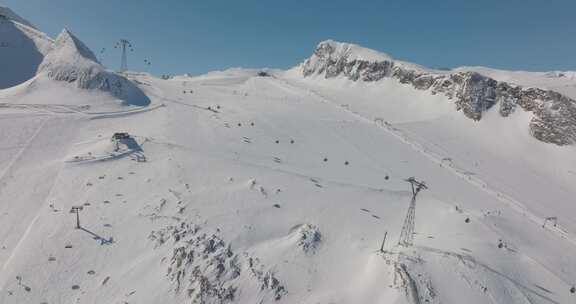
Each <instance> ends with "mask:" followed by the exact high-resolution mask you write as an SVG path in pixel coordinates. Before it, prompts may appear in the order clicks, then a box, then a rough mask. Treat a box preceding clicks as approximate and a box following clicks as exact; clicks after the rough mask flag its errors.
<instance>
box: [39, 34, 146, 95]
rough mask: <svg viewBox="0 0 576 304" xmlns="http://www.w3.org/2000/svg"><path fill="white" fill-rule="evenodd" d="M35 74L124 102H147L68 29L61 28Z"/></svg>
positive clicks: (134, 88)
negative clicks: (103, 64) (99, 60)
mask: <svg viewBox="0 0 576 304" xmlns="http://www.w3.org/2000/svg"><path fill="white" fill-rule="evenodd" d="M38 75H46V76H47V77H48V78H49V79H52V80H55V81H63V82H68V83H75V84H76V86H77V87H78V88H80V89H88V90H100V91H104V92H108V93H110V94H112V95H113V96H114V97H116V98H118V99H121V100H122V101H123V102H124V103H126V104H130V105H137V106H146V105H148V104H149V103H150V100H149V99H148V97H147V96H146V95H145V94H144V93H143V92H142V91H141V90H140V89H139V88H138V87H136V85H134V84H133V83H132V82H130V81H129V80H128V79H126V78H125V77H123V76H120V75H118V74H116V73H114V72H112V71H108V70H106V69H104V67H103V66H102V65H101V64H100V63H99V62H98V60H97V59H96V56H95V55H94V53H93V52H92V51H91V50H90V49H89V48H88V47H87V46H86V45H85V44H84V43H83V42H82V41H80V40H79V39H78V38H76V37H75V36H74V35H73V34H72V33H70V32H69V31H68V30H66V29H65V30H63V31H62V33H60V35H58V37H57V38H56V41H55V42H54V47H53V50H52V51H51V52H50V53H48V55H46V57H45V58H44V60H43V61H42V64H40V67H39V68H38Z"/></svg>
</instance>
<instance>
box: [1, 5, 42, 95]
mask: <svg viewBox="0 0 576 304" xmlns="http://www.w3.org/2000/svg"><path fill="white" fill-rule="evenodd" d="M51 46H52V39H50V38H49V37H48V36H46V35H45V34H44V33H42V32H39V31H38V30H36V29H35V28H34V27H33V26H32V25H31V24H30V23H29V22H27V21H26V20H24V19H22V18H20V17H19V16H17V15H16V14H14V13H13V12H12V11H11V10H9V9H8V8H4V7H0V66H2V73H0V89H4V88H8V87H12V86H15V85H18V84H20V83H23V82H25V81H27V80H29V79H30V78H32V77H34V75H35V74H36V70H37V69H38V66H39V65H40V63H41V62H42V60H43V58H44V56H45V55H46V54H47V53H48V52H49V51H50V49H51Z"/></svg>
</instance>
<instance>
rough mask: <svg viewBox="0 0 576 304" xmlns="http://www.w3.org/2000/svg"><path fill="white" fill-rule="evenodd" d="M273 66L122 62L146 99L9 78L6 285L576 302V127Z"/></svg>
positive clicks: (115, 294)
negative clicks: (133, 67)
mask: <svg viewBox="0 0 576 304" xmlns="http://www.w3.org/2000/svg"><path fill="white" fill-rule="evenodd" d="M66 35H67V34H66ZM75 39H77V38H75ZM88 51H89V50H88ZM78 55H79V54H78V53H77V52H76V51H75V50H72V54H70V56H68V55H67V56H65V57H59V58H60V60H62V62H60V64H59V65H60V66H70V67H73V68H74V67H77V65H76V63H75V62H68V61H66V60H65V58H77V57H75V56H78ZM361 55H362V56H367V55H365V53H364V52H363V54H361ZM83 57H86V56H83ZM474 69H480V68H474ZM266 71H267V74H268V76H262V75H261V76H258V74H259V72H260V71H257V70H245V69H233V70H228V71H224V72H213V73H209V74H207V75H202V76H197V77H189V76H179V77H174V78H172V79H170V80H161V79H159V78H156V77H153V76H151V75H147V74H142V73H128V74H126V77H127V78H129V79H130V80H131V83H134V84H135V85H137V86H138V87H139V88H140V90H142V91H143V92H144V93H145V94H146V95H147V98H149V99H150V100H149V103H147V104H146V103H143V104H139V103H138V102H137V100H135V99H133V101H135V102H133V103H130V104H127V103H126V102H124V101H123V100H121V99H118V98H117V97H115V96H114V95H112V94H111V93H110V92H107V91H102V90H98V89H97V88H85V89H82V88H80V87H78V86H77V85H76V84H74V83H70V84H63V83H62V82H60V81H55V80H53V79H50V78H49V77H38V76H34V78H32V79H31V80H29V81H27V82H24V83H22V84H20V85H18V86H15V87H11V88H7V89H5V90H0V303H2V304H23V303H24V304H28V303H31V304H32V303H46V304H53V303H83V304H85V303H86V304H87V303H93V304H101V303H111V304H117V303H118V304H120V303H151V304H152V303H310V304H312V303H314V304H315V303H326V304H327V303H406V304H411V303H473V304H484V303H507V304H508V303H510V304H516V303H520V304H524V303H526V304H528V303H530V304H534V303H543V304H550V303H552V304H556V303H561V304H570V303H576V294H575V293H571V288H572V287H573V285H574V284H576V258H575V257H576V217H575V214H576V213H575V212H576V204H575V202H574V198H575V197H576V188H575V187H574V185H576V153H575V152H576V150H575V147H574V146H562V147H560V146H556V145H552V144H545V143H542V142H540V141H537V140H536V139H534V138H533V137H531V136H530V134H529V132H528V130H527V124H526V120H529V119H530V117H529V115H528V114H526V113H525V112H523V111H516V112H515V113H514V114H512V115H511V117H508V118H503V117H501V116H499V115H498V113H496V112H494V113H492V112H488V114H487V115H486V116H485V117H484V118H483V119H482V120H481V121H479V122H475V121H472V120H469V119H467V118H466V117H464V116H463V115H461V114H460V113H458V112H456V110H455V109H454V104H453V103H452V102H451V101H450V100H448V99H447V98H446V97H443V96H440V95H431V94H430V93H429V92H428V91H419V90H415V89H414V88H412V87H411V86H407V85H403V84H400V83H399V82H397V81H394V80H392V79H383V80H381V81H378V82H372V83H363V82H351V81H349V80H346V79H342V78H334V79H330V80H326V79H323V78H320V77H316V78H315V77H307V78H303V77H302V71H301V69H300V68H299V67H296V68H294V69H291V70H289V71H278V70H266ZM108 73H112V72H108ZM493 73H498V74H499V75H501V77H510V78H512V77H514V78H515V79H520V80H522V79H524V80H525V81H528V80H530V81H532V83H533V84H534V85H535V86H536V85H538V83H539V81H537V77H541V78H540V79H546V81H548V82H547V83H546V84H545V85H546V86H549V85H551V86H557V87H559V86H562V87H569V86H570V82H569V80H567V79H566V77H556V78H551V77H548V76H546V75H545V74H544V73H542V74H541V75H540V74H539V75H533V74H530V73H520V72H505V71H494V72H493ZM493 77H496V76H493ZM527 79H528V80H527ZM555 79H556V80H558V82H557V83H555V81H556V80H555ZM574 83H576V80H574V81H573V82H572V85H574ZM490 111H492V110H490ZM495 111H496V110H495ZM120 132H127V133H128V134H129V135H130V137H129V138H120V139H118V140H117V141H113V140H111V138H112V136H113V135H114V134H115V133H120ZM412 176H413V177H415V178H416V179H418V180H422V181H424V182H426V185H427V186H428V189H424V190H422V191H420V192H419V193H418V196H417V200H416V212H415V229H414V245H413V246H408V247H407V246H398V241H399V237H400V232H401V228H402V225H403V222H404V218H405V216H406V213H407V210H408V206H409V203H410V200H411V198H412V192H411V189H410V184H409V183H408V182H406V181H405V179H407V178H409V177H412ZM72 207H77V208H79V207H82V209H81V210H80V211H78V213H79V220H80V227H79V228H76V214H75V213H71V210H72ZM547 218H548V220H546V219H547ZM553 218H554V219H555V220H554V219H553ZM385 235H386V236H387V238H386V242H385V243H384V247H383V252H381V250H380V249H381V246H382V240H383V238H384V236H385Z"/></svg>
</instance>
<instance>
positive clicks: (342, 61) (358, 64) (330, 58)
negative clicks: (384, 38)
mask: <svg viewBox="0 0 576 304" xmlns="http://www.w3.org/2000/svg"><path fill="white" fill-rule="evenodd" d="M365 53H367V51H366V50H365V49H363V48H361V47H358V46H354V45H350V44H345V43H340V42H335V41H331V40H328V41H324V42H321V43H320V44H319V45H318V46H317V48H316V50H315V51H314V54H313V55H312V57H310V58H309V59H307V60H306V61H305V62H304V63H303V64H302V66H301V72H302V75H304V76H305V77H308V76H311V75H323V76H324V77H325V78H334V77H338V76H342V77H346V78H348V79H350V80H353V81H358V80H361V81H379V80H381V79H383V78H385V77H389V78H393V79H396V80H397V81H399V82H400V83H403V84H408V85H411V86H412V87H414V88H415V89H418V90H429V91H430V93H431V94H439V93H440V94H444V95H446V96H447V97H449V98H450V99H453V100H454V104H455V105H456V110H461V111H462V112H463V113H464V115H466V116H467V117H469V118H471V119H474V120H480V119H481V118H482V114H483V113H484V112H485V111H486V110H488V109H490V108H492V107H493V106H495V105H498V106H499V113H500V115H501V116H503V117H507V116H508V115H510V113H512V112H513V111H515V109H516V108H520V109H522V110H524V111H528V112H530V113H532V114H533V118H532V119H531V121H530V123H529V126H530V133H531V134H532V136H534V137H535V138H537V139H538V140H541V141H543V142H547V143H553V144H557V145H571V144H575V143H576V101H575V100H574V99H571V98H569V97H567V96H565V95H562V94H560V93H557V92H555V91H551V90H546V89H540V88H534V87H529V88H523V87H521V86H519V85H516V84H510V83H507V82H503V81H497V80H494V79H492V78H490V77H487V76H484V75H482V74H480V73H477V72H475V71H461V72H459V71H455V72H444V71H433V70H426V69H424V68H421V67H418V66H414V65H411V64H406V63H402V62H396V61H394V60H393V59H392V58H390V57H389V56H388V55H381V56H378V55H375V54H376V52H374V51H372V52H371V53H370V54H371V55H370V56H367V57H366V56H363V55H362V54H365ZM358 54H360V55H358Z"/></svg>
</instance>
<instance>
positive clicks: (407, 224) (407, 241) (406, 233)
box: [398, 177, 428, 247]
mask: <svg viewBox="0 0 576 304" xmlns="http://www.w3.org/2000/svg"><path fill="white" fill-rule="evenodd" d="M406 181H407V182H409V183H410V185H411V186H412V200H411V201H410V207H408V213H407V214H406V218H405V219H404V224H403V225H402V232H400V239H399V240H398V246H405V247H410V246H412V245H413V244H414V224H415V222H414V221H415V218H416V196H417V195H418V192H420V190H422V189H428V187H426V184H425V183H423V182H419V181H417V180H416V179H415V178H414V177H411V178H409V179H406Z"/></svg>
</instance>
